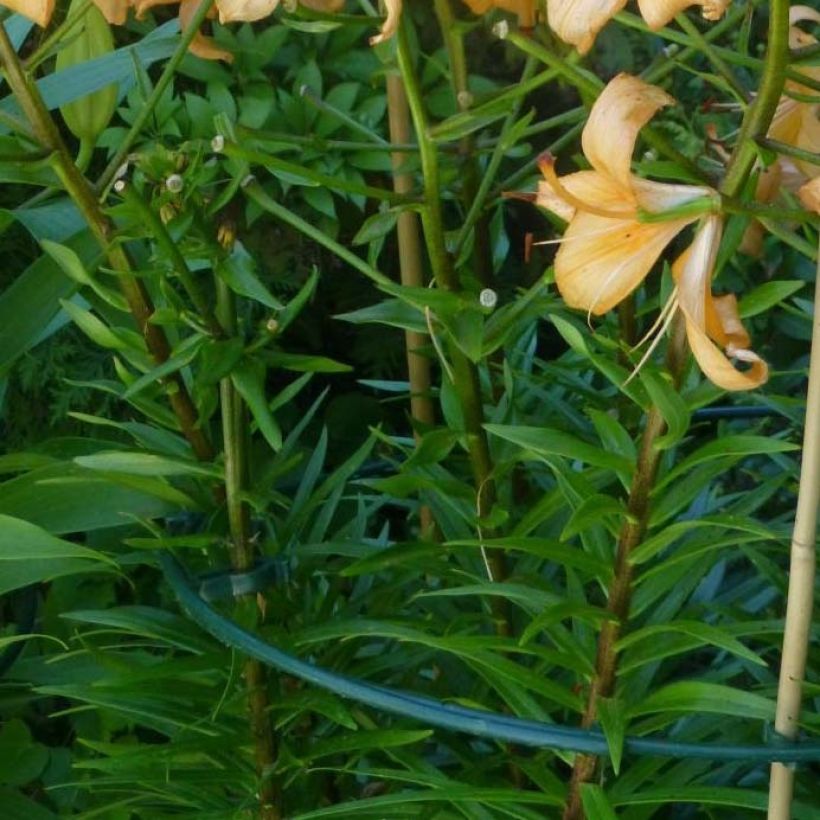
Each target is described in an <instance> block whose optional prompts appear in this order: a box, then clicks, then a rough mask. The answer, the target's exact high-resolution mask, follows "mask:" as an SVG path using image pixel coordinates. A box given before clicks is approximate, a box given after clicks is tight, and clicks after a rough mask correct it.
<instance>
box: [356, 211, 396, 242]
mask: <svg viewBox="0 0 820 820" xmlns="http://www.w3.org/2000/svg"><path fill="white" fill-rule="evenodd" d="M398 218H399V211H398V210H397V209H396V208H390V209H389V210H385V211H377V212H376V213H375V214H373V215H372V216H369V217H368V218H367V219H366V220H365V221H364V223H363V224H362V227H361V228H359V230H358V232H357V233H356V236H354V237H353V239H352V243H353V244H354V245H366V244H367V243H368V242H372V241H373V240H375V239H381V238H383V237H384V236H385V235H386V234H388V233H390V231H392V230H393V228H395V227H396V221H397V220H398Z"/></svg>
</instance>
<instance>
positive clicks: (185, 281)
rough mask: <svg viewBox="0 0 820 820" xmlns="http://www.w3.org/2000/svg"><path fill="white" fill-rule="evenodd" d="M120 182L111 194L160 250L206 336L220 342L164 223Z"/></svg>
mask: <svg viewBox="0 0 820 820" xmlns="http://www.w3.org/2000/svg"><path fill="white" fill-rule="evenodd" d="M121 182H122V184H120V182H119V181H118V182H117V184H116V185H115V186H114V190H115V191H117V192H118V193H120V194H121V195H122V197H123V199H125V201H126V202H128V204H129V205H131V206H132V207H133V208H134V210H135V211H136V212H137V213H138V214H139V216H140V218H141V219H142V220H143V221H144V222H145V225H146V226H147V228H148V230H149V231H150V233H151V235H152V236H153V238H154V240H155V241H156V243H157V244H158V245H159V246H160V248H162V250H163V251H164V252H165V254H166V256H167V257H168V259H169V261H170V262H171V266H172V267H173V269H174V273H175V274H176V275H177V278H178V279H179V281H180V284H181V285H182V287H183V289H184V290H185V292H186V293H187V294H188V298H189V299H190V300H191V303H192V304H193V306H194V308H195V309H196V311H197V313H198V314H199V316H200V317H201V319H202V320H203V321H204V322H205V325H206V326H207V328H208V330H209V332H210V333H211V334H212V335H214V336H215V337H217V338H220V337H221V336H223V335H224V330H223V328H222V326H221V325H220V323H219V321H218V320H217V318H216V316H215V315H214V312H213V310H211V306H210V305H209V304H208V300H207V298H206V297H205V294H204V293H203V291H202V288H200V287H199V284H198V283H197V281H196V279H195V278H194V275H193V274H192V273H191V271H190V269H189V268H188V263H187V262H186V261H185V257H184V256H183V255H182V252H181V251H180V249H179V247H178V246H177V243H176V242H174V240H173V238H172V237H171V234H170V233H168V228H166V227H165V223H164V222H163V221H162V220H161V219H160V217H159V214H157V212H156V211H155V210H154V209H153V208H152V207H151V206H150V205H149V204H148V203H147V202H146V201H145V199H144V198H143V196H142V194H141V193H140V192H139V191H138V190H137V189H136V188H135V187H134V185H133V184H132V183H129V182H125V181H124V180H122V181H121Z"/></svg>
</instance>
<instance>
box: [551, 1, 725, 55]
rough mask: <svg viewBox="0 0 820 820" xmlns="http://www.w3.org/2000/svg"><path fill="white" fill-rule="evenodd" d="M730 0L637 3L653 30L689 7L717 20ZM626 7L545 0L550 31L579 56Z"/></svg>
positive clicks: (601, 3)
mask: <svg viewBox="0 0 820 820" xmlns="http://www.w3.org/2000/svg"><path fill="white" fill-rule="evenodd" d="M730 2H731V0H638V8H639V10H640V12H641V16H642V17H643V19H644V20H646V23H647V25H648V26H649V27H650V28H651V29H653V30H657V29H659V28H661V27H662V26H665V25H666V24H667V23H668V22H669V21H670V20H672V18H674V17H675V15H677V14H680V12H682V11H683V10H684V9H687V8H689V6H702V7H703V16H704V17H705V18H706V19H707V20H719V19H720V18H721V17H722V16H723V13H724V12H725V11H726V8H727V7H728V5H729V3H730ZM625 5H626V0H547V20H548V22H549V24H550V28H551V29H552V30H553V31H554V32H555V33H556V34H557V35H558V36H559V37H560V38H561V39H562V40H563V41H564V42H566V43H571V44H572V45H574V46H575V47H576V48H577V49H578V51H579V52H580V53H581V54H585V53H586V52H587V51H589V49H590V48H592V44H593V43H594V42H595V37H596V36H597V35H598V32H599V31H600V30H601V29H602V28H603V27H604V26H605V25H606V24H607V23H608V22H609V21H610V20H611V19H612V18H613V17H614V16H615V15H616V14H617V13H618V12H619V11H621V9H623V7H624V6H625Z"/></svg>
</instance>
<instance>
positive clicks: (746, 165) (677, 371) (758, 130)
mask: <svg viewBox="0 0 820 820" xmlns="http://www.w3.org/2000/svg"><path fill="white" fill-rule="evenodd" d="M788 26H789V2H788V0H772V2H771V4H770V9H769V49H768V51H767V54H766V63H765V67H764V71H763V76H762V78H761V85H760V89H759V92H758V95H757V97H756V98H755V101H754V103H752V105H750V106H749V107H748V108H747V109H746V112H745V114H744V118H743V123H742V125H741V130H740V136H739V138H738V142H737V143H736V145H735V149H734V153H733V154H732V157H731V159H730V162H729V167H728V169H727V173H726V177H725V178H724V181H723V185H722V186H721V189H720V192H721V194H722V195H723V196H725V197H728V198H730V199H736V198H738V197H739V195H740V194H741V192H742V191H743V190H744V189H745V187H746V183H747V181H748V179H749V175H750V174H751V171H752V168H753V167H754V162H755V158H756V150H755V143H754V140H755V139H757V138H759V137H762V136H765V134H766V132H767V131H768V129H769V125H770V124H771V120H772V117H773V116H774V112H775V109H776V108H777V103H778V100H779V99H780V95H781V93H782V91H783V86H784V83H785V69H786V66H787V62H788V55H789V51H788ZM686 358H687V357H686V337H685V333H684V326H683V322H682V321H681V319H680V317H679V316H678V317H676V320H675V322H674V324H673V333H672V339H671V341H670V344H669V348H668V349H667V366H668V368H669V370H670V372H671V373H672V377H673V380H674V381H675V383H676V384H677V382H678V380H679V379H680V376H681V374H682V372H683V368H684V366H685V364H686ZM665 428H666V424H665V422H664V420H663V416H662V414H661V412H660V410H659V409H658V407H656V406H653V407H652V408H650V410H649V414H648V416H647V419H646V426H645V428H644V432H643V436H642V437H641V444H640V449H639V453H638V460H637V464H636V469H635V474H634V477H633V480H632V485H631V487H630V491H629V498H628V501H627V511H628V513H629V517H628V519H627V520H626V521H625V522H624V524H623V526H622V528H621V531H620V534H619V537H618V545H617V549H616V557H615V567H614V575H613V580H612V583H611V584H610V588H609V597H608V601H607V610H608V611H609V612H611V613H612V614H613V615H614V616H615V620H613V621H606V622H605V623H604V624H603V626H602V627H601V631H600V633H599V635H598V650H597V657H596V662H595V673H594V675H593V678H592V681H591V685H590V691H589V695H588V698H587V705H586V708H585V710H584V715H583V718H582V726H584V727H589V726H591V725H592V724H593V723H594V722H595V721H596V719H597V714H598V710H597V704H598V700H599V698H602V697H610V696H611V695H612V694H613V693H614V691H615V683H616V680H617V672H618V653H617V649H616V645H617V641H618V638H619V636H620V634H621V632H622V630H623V629H625V627H626V625H627V623H628V619H629V607H630V601H631V596H632V565H631V564H630V561H629V557H630V554H631V553H632V550H633V549H635V547H637V546H638V545H639V544H640V543H641V541H642V540H643V537H644V535H645V533H646V530H647V527H648V523H649V516H650V513H651V507H650V503H649V498H650V493H651V491H652V488H653V486H654V483H655V476H656V473H657V469H658V464H659V461H660V451H659V450H657V448H656V447H655V444H656V442H657V440H658V437H659V436H661V435H662V434H663V432H664V430H665ZM598 762H599V759H598V758H597V757H595V756H591V755H583V754H579V755H576V758H575V762H574V765H573V771H572V779H571V781H570V789H569V796H568V799H567V805H566V808H565V810H564V815H563V820H582V818H583V816H584V815H583V805H582V802H581V786H582V785H583V784H584V783H588V782H590V781H591V780H592V779H593V778H594V776H595V773H596V770H597V767H598ZM778 820H780V818H778Z"/></svg>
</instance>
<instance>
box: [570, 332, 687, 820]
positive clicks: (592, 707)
mask: <svg viewBox="0 0 820 820" xmlns="http://www.w3.org/2000/svg"><path fill="white" fill-rule="evenodd" d="M672 328H673V330H672V340H671V342H670V344H669V348H668V349H667V353H666V363H667V367H668V368H669V371H670V372H671V373H672V377H673V380H674V381H675V388H676V389H677V383H678V382H679V380H680V377H681V374H682V373H683V368H684V366H685V365H686V334H685V331H684V324H683V321H682V320H681V319H680V316H677V317H676V319H675V321H674V322H673V325H672ZM665 430H666V422H665V421H664V419H663V415H662V414H661V412H660V410H659V409H658V408H657V407H652V408H651V409H650V410H649V414H648V415H647V418H646V426H645V427H644V431H643V435H642V436H641V444H640V449H639V451H638V460H637V463H636V465H635V473H634V475H633V478H632V485H631V486H630V488H629V499H628V501H627V516H626V520H625V521H624V524H623V526H622V527H621V531H620V533H619V535H618V545H617V548H616V553H615V566H614V573H613V578H612V582H611V584H610V587H609V596H608V600H607V612H610V613H611V614H612V615H614V616H615V617H614V619H612V620H607V621H604V623H603V625H602V627H601V631H600V633H599V634H598V652H597V657H596V661H595V675H594V676H593V678H592V682H591V684H590V690H589V695H588V696H587V704H586V708H585V710H584V714H583V717H582V719H581V725H582V726H583V727H584V728H585V729H586V728H589V727H590V726H592V724H593V723H594V722H595V721H596V719H597V716H598V699H599V698H603V697H610V696H611V695H612V694H613V692H614V690H615V681H616V677H617V672H618V653H617V649H616V645H617V643H618V639H619V638H620V636H621V632H622V630H623V629H624V627H625V626H626V624H627V621H628V619H629V606H630V603H631V599H632V573H633V568H632V564H631V563H630V560H629V558H630V556H631V554H632V550H634V549H635V547H637V546H638V545H639V544H640V543H641V542H642V541H643V538H644V535H645V534H646V530H647V527H648V525H649V515H650V512H651V509H650V503H649V496H650V493H651V492H652V488H653V487H654V484H655V476H656V474H657V472H658V464H659V463H660V458H661V454H662V451H661V450H660V449H658V448H657V447H655V443H656V442H657V440H658V438H659V437H660V436H661V435H663V433H664V431H665ZM598 760H599V759H598V758H597V757H596V756H594V755H586V754H578V755H576V757H575V763H574V765H573V769H572V780H571V781H570V789H569V797H568V799H567V805H566V808H565V810H564V815H563V817H564V820H583V816H584V814H583V807H582V803H581V785H582V784H584V783H588V782H590V781H591V780H592V779H593V777H594V776H595V772H596V769H597V767H598Z"/></svg>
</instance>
